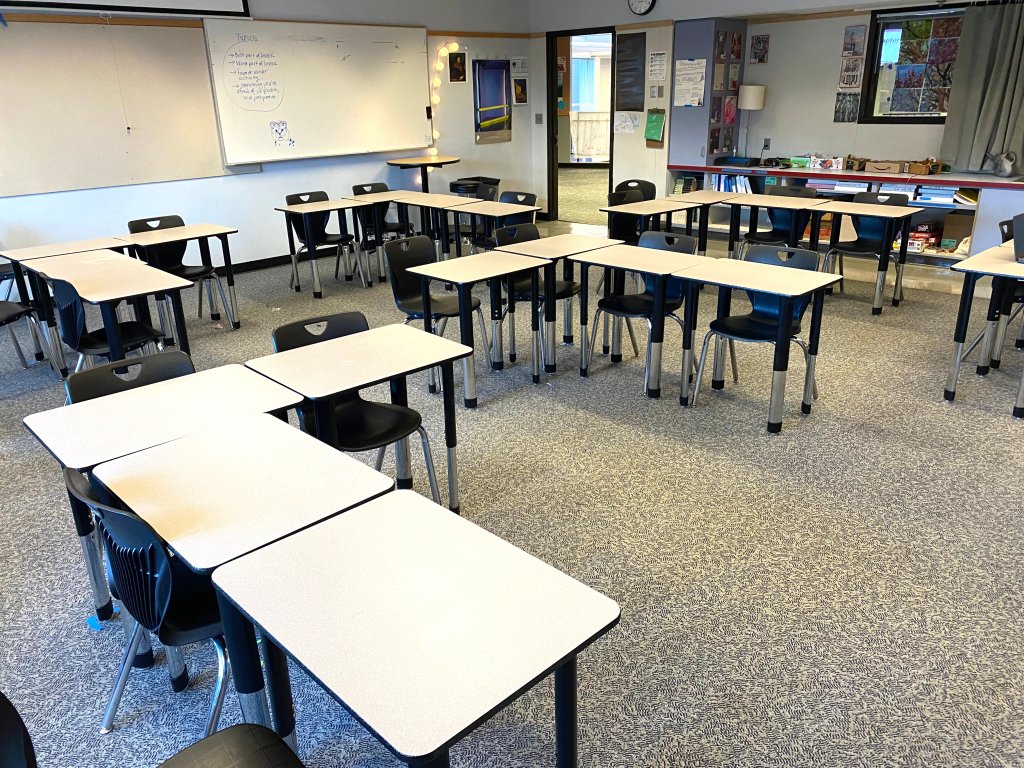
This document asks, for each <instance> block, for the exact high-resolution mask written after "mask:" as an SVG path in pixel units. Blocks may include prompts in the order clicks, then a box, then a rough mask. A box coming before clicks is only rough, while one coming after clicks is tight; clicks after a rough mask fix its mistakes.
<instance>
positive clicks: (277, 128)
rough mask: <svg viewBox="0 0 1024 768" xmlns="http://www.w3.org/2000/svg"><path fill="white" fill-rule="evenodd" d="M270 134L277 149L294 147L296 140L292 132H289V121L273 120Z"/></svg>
mask: <svg viewBox="0 0 1024 768" xmlns="http://www.w3.org/2000/svg"><path fill="white" fill-rule="evenodd" d="M270 132H271V133H272V134H273V136H274V146H275V147H294V146H295V139H293V138H292V134H291V131H289V130H288V121H287V120H271V121H270Z"/></svg>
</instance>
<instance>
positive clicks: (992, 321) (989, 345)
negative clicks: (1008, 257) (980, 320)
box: [975, 277, 1007, 376]
mask: <svg viewBox="0 0 1024 768" xmlns="http://www.w3.org/2000/svg"><path fill="white" fill-rule="evenodd" d="M1006 283H1007V281H1006V280H1004V279H1003V278H1001V277H993V278H992V298H991V299H989V302H988V315H987V316H986V318H985V331H984V336H982V340H981V346H980V347H979V348H978V367H977V368H976V369H975V373H977V374H978V375H979V376H988V371H989V367H990V363H991V360H992V349H993V347H994V344H995V340H996V335H997V334H996V331H997V330H998V327H999V315H1000V309H1001V308H1002V305H1003V294H1004V291H1005V289H1006ZM996 367H998V366H996Z"/></svg>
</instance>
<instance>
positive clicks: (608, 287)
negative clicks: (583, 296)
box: [594, 267, 612, 355]
mask: <svg viewBox="0 0 1024 768" xmlns="http://www.w3.org/2000/svg"><path fill="white" fill-rule="evenodd" d="M598 289H599V290H600V289H601V286H600V285H598ZM611 295H612V270H611V268H610V267H605V269H604V298H606V299H607V298H610V297H611ZM598 306H600V303H599V304H598ZM594 322H595V323H596V322H597V315H596V314H595V316H594ZM609 325H610V323H609V320H608V315H607V314H606V315H605V316H604V333H603V334H602V335H601V339H602V342H603V343H602V345H601V354H604V355H607V354H608V353H609V352H610V351H611V341H610V334H609Z"/></svg>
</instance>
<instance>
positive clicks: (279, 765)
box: [0, 692, 303, 768]
mask: <svg viewBox="0 0 1024 768" xmlns="http://www.w3.org/2000/svg"><path fill="white" fill-rule="evenodd" d="M0 768H38V764H37V763H36V755H35V750H34V749H33V747H32V738H31V736H30V735H29V732H28V729H27V728H26V727H25V721H24V720H22V719H21V715H19V714H18V711H17V710H16V709H15V708H14V705H13V704H11V702H10V701H8V699H7V697H6V696H4V694H3V692H0ZM159 768H303V764H302V761H301V760H299V758H297V757H296V756H295V753H294V752H292V751H291V749H290V748H289V747H288V745H287V744H286V743H285V742H284V741H283V740H282V739H281V737H280V736H278V735H277V734H276V733H274V732H273V731H271V730H270V729H269V728H264V727H263V726H261V725H249V724H247V723H242V724H240V725H232V726H230V727H229V728H225V729H224V730H223V731H217V732H216V733H214V734H212V735H210V736H207V737H206V738H205V739H202V740H200V741H198V742H196V743H195V744H193V745H192V746H190V747H186V748H185V749H184V750H182V751H181V752H179V753H178V754H176V755H175V756H174V757H172V758H171V759H170V760H165V761H164V762H162V763H161V764H160V766H159Z"/></svg>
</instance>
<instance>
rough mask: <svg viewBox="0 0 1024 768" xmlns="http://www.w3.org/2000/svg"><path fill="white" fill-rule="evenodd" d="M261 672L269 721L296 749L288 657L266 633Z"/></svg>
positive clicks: (262, 644)
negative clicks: (265, 691) (263, 678)
mask: <svg viewBox="0 0 1024 768" xmlns="http://www.w3.org/2000/svg"><path fill="white" fill-rule="evenodd" d="M260 639H261V641H262V642H260V648H261V649H262V652H263V653H262V655H263V674H264V677H265V678H266V685H267V695H268V697H269V698H270V721H271V723H272V724H273V727H274V732H275V733H276V734H277V735H278V736H280V737H281V739H282V740H283V741H284V742H285V743H286V744H287V745H288V746H289V747H291V749H292V752H295V751H296V747H297V744H296V741H295V708H294V705H293V703H292V681H291V676H290V675H289V674H288V657H287V656H285V654H284V651H282V650H281V647H280V646H279V645H278V644H277V643H275V642H274V641H273V640H271V639H270V638H269V637H267V636H266V635H262V636H261V638H260Z"/></svg>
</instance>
